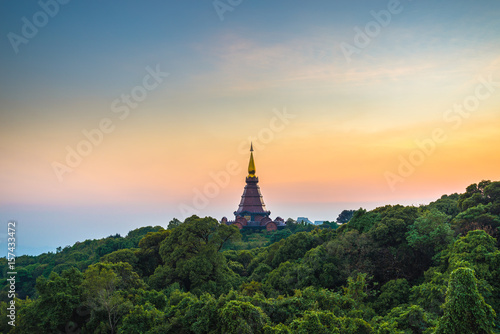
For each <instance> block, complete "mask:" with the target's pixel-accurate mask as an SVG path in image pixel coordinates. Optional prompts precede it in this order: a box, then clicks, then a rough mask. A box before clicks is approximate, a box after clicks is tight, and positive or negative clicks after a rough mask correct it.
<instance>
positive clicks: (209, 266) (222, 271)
mask: <svg viewBox="0 0 500 334" xmlns="http://www.w3.org/2000/svg"><path fill="white" fill-rule="evenodd" d="M239 236H240V233H239V230H238V228H237V227H236V226H228V225H225V224H219V223H218V222H217V221H216V220H215V219H213V218H208V217H207V218H199V217H197V216H192V217H190V218H188V219H186V221H185V222H184V223H183V224H181V225H179V226H178V227H176V228H175V229H173V230H172V233H170V234H169V235H168V236H167V237H166V238H165V239H164V240H163V241H162V242H161V244H160V256H161V259H162V262H163V263H164V264H163V265H160V266H158V267H157V268H156V270H155V272H154V274H153V275H152V276H151V277H150V279H149V282H150V284H151V285H152V286H153V287H155V288H157V289H163V288H165V287H167V286H168V285H170V284H172V283H174V282H177V283H179V285H180V286H181V287H182V288H184V289H186V290H192V291H196V292H197V293H198V294H201V293H202V292H210V293H215V294H220V293H222V292H225V291H228V290H229V289H231V288H235V287H237V286H239V285H240V282H239V280H238V276H237V275H236V274H235V273H234V272H233V271H232V270H231V269H230V268H229V267H228V265H227V261H226V259H225V257H224V256H223V255H222V253H221V252H220V250H221V249H222V247H223V245H224V243H226V242H227V241H229V240H231V239H235V238H238V237H239Z"/></svg>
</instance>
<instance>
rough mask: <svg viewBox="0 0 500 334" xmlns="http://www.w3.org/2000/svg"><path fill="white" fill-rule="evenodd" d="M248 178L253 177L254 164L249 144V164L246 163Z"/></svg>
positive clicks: (251, 147) (251, 148) (251, 146)
mask: <svg viewBox="0 0 500 334" xmlns="http://www.w3.org/2000/svg"><path fill="white" fill-rule="evenodd" d="M248 177H255V162H254V161H253V145H252V143H250V162H249V163H248Z"/></svg>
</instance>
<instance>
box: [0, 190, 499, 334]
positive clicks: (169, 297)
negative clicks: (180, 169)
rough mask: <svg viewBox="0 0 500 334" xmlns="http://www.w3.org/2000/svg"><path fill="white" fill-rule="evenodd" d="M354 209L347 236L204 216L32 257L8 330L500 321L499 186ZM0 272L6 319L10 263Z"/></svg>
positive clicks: (318, 327)
mask: <svg viewBox="0 0 500 334" xmlns="http://www.w3.org/2000/svg"><path fill="white" fill-rule="evenodd" d="M344 213H345V214H344V215H342V217H344V218H345V219H344V218H342V219H343V220H349V222H348V223H344V224H343V225H341V226H339V227H338V228H337V224H336V223H327V224H324V225H323V226H319V227H318V226H312V225H308V224H300V223H299V224H298V223H296V222H294V221H292V220H290V219H289V220H288V221H287V225H288V226H287V227H286V228H285V229H283V230H280V231H277V232H269V231H260V232H253V231H243V232H242V233H240V232H239V230H238V229H237V228H235V227H234V226H227V225H223V224H219V223H218V222H217V221H216V220H215V219H212V218H209V217H205V218H199V217H197V216H193V217H190V218H188V219H186V220H185V221H184V222H182V223H181V222H180V221H178V220H175V219H174V220H172V221H171V222H170V223H169V228H168V229H164V228H162V227H159V226H156V227H151V226H149V227H143V228H139V229H136V230H133V231H130V232H129V233H128V234H127V236H126V237H124V238H122V237H121V236H120V235H118V234H117V235H114V236H109V237H107V238H104V239H101V240H86V241H84V242H78V243H76V244H75V245H73V246H71V247H70V246H67V247H64V248H62V247H59V248H58V249H57V251H56V253H45V254H41V255H39V256H36V257H35V256H20V257H19V258H18V259H17V262H16V264H17V266H16V269H17V270H18V275H17V278H18V280H17V282H16V290H17V292H18V297H21V299H19V298H16V299H15V301H16V310H17V315H18V318H17V320H18V322H17V326H16V327H15V328H11V327H10V326H8V327H6V326H3V325H0V332H3V333H7V332H9V333H59V332H74V333H76V332H80V333H82V334H83V333H94V334H97V333H146V334H159V333H189V334H191V333H196V334H198V333H199V334H201V333H391V334H396V333H397V334H401V333H404V334H407V333H412V334H413V333H426V334H430V333H431V332H433V331H434V330H437V332H438V333H468V332H470V333H492V331H493V330H494V328H495V327H494V321H495V320H496V321H497V326H498V324H499V323H500V322H499V321H498V320H499V319H498V318H496V319H495V312H494V311H496V314H499V311H500V297H499V296H500V251H499V249H498V245H499V243H498V233H499V231H498V224H499V222H500V216H499V214H500V183H499V182H491V181H483V182H481V183H479V184H476V185H471V186H470V187H468V188H467V191H466V193H464V194H461V195H458V194H453V195H449V196H446V195H444V196H442V197H441V198H440V199H438V200H437V201H435V202H432V203H430V204H429V205H427V206H421V207H418V208H417V207H414V206H402V205H386V206H383V207H379V208H376V209H374V210H372V211H367V210H364V209H360V210H357V211H355V212H353V216H352V218H350V219H348V218H347V214H348V213H349V212H344ZM340 218H341V217H339V219H340ZM450 219H451V221H450ZM452 229H454V230H455V231H454V232H455V233H456V234H458V239H456V240H454V238H453V233H452ZM240 237H241V239H240ZM0 269H1V273H2V276H0V283H1V284H2V287H3V288H2V290H1V291H0V307H1V308H2V309H1V310H0V316H2V317H4V319H6V318H7V313H6V305H7V304H6V301H8V300H10V297H8V296H7V295H8V284H7V281H6V279H7V278H6V277H5V275H6V273H7V269H8V268H7V261H6V259H5V258H3V259H0ZM82 272H83V274H82ZM26 296H29V297H30V298H32V299H30V298H26ZM438 319H439V321H438ZM2 326H3V327H2ZM497 330H498V327H497Z"/></svg>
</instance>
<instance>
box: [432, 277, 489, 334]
mask: <svg viewBox="0 0 500 334" xmlns="http://www.w3.org/2000/svg"><path fill="white" fill-rule="evenodd" d="M443 309H444V315H443V317H442V318H441V319H439V323H438V326H437V329H436V334H455V333H477V334H490V333H493V328H494V326H495V311H493V308H492V307H491V306H490V305H488V304H486V302H485V301H484V298H483V296H482V295H481V294H480V293H479V291H478V289H477V281H476V277H475V275H474V271H473V270H472V269H469V268H458V269H456V270H454V271H453V272H452V273H451V277H450V282H449V284H448V290H447V291H446V301H445V303H444V305H443Z"/></svg>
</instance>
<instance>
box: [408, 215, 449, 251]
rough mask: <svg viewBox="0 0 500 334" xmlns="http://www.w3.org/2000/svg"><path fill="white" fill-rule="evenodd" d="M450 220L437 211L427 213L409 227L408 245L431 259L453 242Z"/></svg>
mask: <svg viewBox="0 0 500 334" xmlns="http://www.w3.org/2000/svg"><path fill="white" fill-rule="evenodd" d="M450 218H451V217H450V216H448V215H446V214H444V213H442V212H440V211H438V210H437V209H431V210H430V211H425V212H424V213H423V214H422V216H420V217H418V218H417V219H416V220H415V223H413V225H410V226H409V227H408V232H407V233H406V240H407V241H408V245H410V246H411V247H413V248H414V249H416V250H418V251H420V252H422V253H423V254H426V255H427V256H428V257H429V258H431V257H432V256H434V254H436V253H438V252H440V251H442V250H443V249H445V248H446V247H448V245H449V244H450V243H451V242H452V241H453V231H452V230H451V227H450V224H449V223H448V222H449V220H450Z"/></svg>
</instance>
